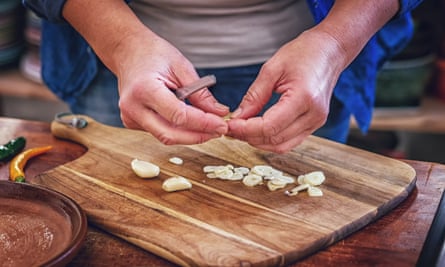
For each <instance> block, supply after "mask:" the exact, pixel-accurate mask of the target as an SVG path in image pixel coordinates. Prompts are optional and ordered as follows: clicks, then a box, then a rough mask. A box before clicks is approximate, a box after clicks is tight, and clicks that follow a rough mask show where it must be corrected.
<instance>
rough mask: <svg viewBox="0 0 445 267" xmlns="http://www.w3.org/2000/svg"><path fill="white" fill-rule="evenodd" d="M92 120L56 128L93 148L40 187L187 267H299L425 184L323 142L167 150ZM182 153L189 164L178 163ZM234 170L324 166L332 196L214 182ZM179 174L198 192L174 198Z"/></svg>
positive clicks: (295, 170)
mask: <svg viewBox="0 0 445 267" xmlns="http://www.w3.org/2000/svg"><path fill="white" fill-rule="evenodd" d="M85 118H86V119H87V120H88V121H89V123H88V126H87V127H86V128H83V129H76V128H72V127H68V126H66V125H63V124H60V123H58V122H53V123H52V133H53V134H54V135H55V136H57V137H60V138H64V139H68V140H72V141H74V142H77V143H80V144H82V145H84V146H86V147H87V148H88V151H87V152H86V153H85V154H84V155H82V156H81V157H80V158H78V159H76V160H74V161H72V162H69V163H67V164H64V165H61V166H58V167H56V168H54V169H52V170H49V171H47V172H45V173H42V174H40V175H38V176H37V177H36V179H35V180H34V182H35V183H39V184H42V185H45V186H48V187H50V188H52V189H55V190H57V191H59V192H62V193H64V194H66V195H68V196H70V197H71V198H73V199H74V200H75V201H76V202H77V203H79V204H80V206H81V207H82V208H83V209H84V210H85V211H86V213H87V215H88V219H89V221H90V223H92V224H95V225H97V226H99V227H101V228H103V229H104V230H106V231H108V232H110V233H112V234H114V235H116V236H119V237H121V238H123V239H125V240H127V241H128V242H131V243H133V244H135V245H137V246H140V247H142V248H144V249H146V250H148V251H151V252H153V253H155V254H157V255H159V256H161V257H164V258H166V259H168V260H170V261H172V262H175V263H177V264H179V265H183V266H282V265H287V264H290V263H292V262H295V261H298V260H299V259H301V258H303V257H305V256H308V255H310V254H311V253H315V252H317V251H319V250H321V249H323V248H325V247H327V246H328V245H330V244H332V243H334V242H336V241H338V240H341V239H342V238H344V237H345V236H347V235H349V234H351V233H352V232H354V231H357V230H359V229H360V228H362V227H364V226H365V225H367V224H368V223H370V222H371V221H373V220H375V219H376V218H378V217H380V216H382V215H383V214H385V213H387V212H389V211H390V210H391V209H392V208H394V207H395V206H396V205H398V204H399V203H400V202H401V201H403V200H404V199H405V198H406V197H407V196H408V194H409V193H410V192H411V191H412V190H413V188H414V187H415V181H416V178H415V177H416V174H415V171H414V169H413V168H411V167H410V166H409V165H407V164H405V163H403V162H400V161H397V160H394V159H390V158H387V157H384V156H380V155H377V154H373V153H370V152H366V151H363V150H359V149H356V148H353V147H349V146H346V145H342V144H338V143H334V142H331V141H328V140H324V139H321V138H317V137H313V136H311V137H309V138H308V139H307V140H306V141H305V142H304V143H303V144H301V145H300V146H298V147H297V148H295V149H294V150H293V151H292V152H290V153H287V154H274V153H270V152H265V151H260V150H256V149H254V148H252V147H250V146H249V145H247V144H245V143H243V142H240V141H237V140H230V139H226V138H220V139H216V140H213V141H210V142H207V143H205V144H201V145H193V146H165V145H163V144H161V143H160V142H158V141H157V140H156V139H155V138H153V137H152V136H151V135H149V134H148V133H144V132H141V131H135V130H129V129H121V128H114V127H109V126H105V125H103V124H100V123H98V122H96V121H94V120H92V119H91V118H89V117H85ZM173 156H176V157H180V158H182V159H183V160H184V164H183V165H174V164H172V163H170V162H169V161H168V159H169V158H170V157H173ZM134 158H138V159H141V160H146V161H150V162H152V163H155V164H157V165H158V166H160V168H161V174H160V175H159V176H158V177H157V178H153V179H141V178H138V177H137V176H136V175H135V174H134V172H133V171H132V169H131V166H130V162H131V161H132V160H133V159H134ZM226 164H232V165H234V166H245V167H249V168H250V167H253V166H255V165H263V164H267V165H271V166H273V167H274V168H276V169H279V170H281V171H284V172H285V173H287V174H289V175H292V176H294V177H297V176H298V175H300V174H304V173H308V172H311V171H318V170H321V171H323V172H324V174H325V176H326V181H325V183H324V184H322V185H321V186H320V188H321V189H322V190H323V193H324V195H323V196H322V197H309V196H308V195H307V194H306V193H300V194H298V195H296V196H292V197H290V196H287V195H285V194H284V190H278V191H269V190H268V189H267V187H266V186H265V185H261V186H256V187H253V188H249V187H246V186H244V185H243V184H242V183H241V182H239V181H224V180H217V179H209V178H207V177H206V175H205V174H204V173H203V171H202V168H203V166H205V165H226ZM175 175H181V176H184V177H186V178H188V179H189V180H191V181H192V183H193V187H192V188H191V189H190V190H187V191H179V192H173V193H168V192H165V191H164V190H163V189H162V188H161V185H162V182H163V181H164V180H165V179H167V178H168V177H171V176H175ZM290 188H292V187H290ZM287 189H289V187H288V188H287Z"/></svg>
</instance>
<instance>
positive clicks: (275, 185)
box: [267, 180, 286, 191]
mask: <svg viewBox="0 0 445 267" xmlns="http://www.w3.org/2000/svg"><path fill="white" fill-rule="evenodd" d="M285 186H286V183H274V180H270V181H268V182H267V188H268V189H269V190H270V191H275V190H277V189H281V188H284V187H285Z"/></svg>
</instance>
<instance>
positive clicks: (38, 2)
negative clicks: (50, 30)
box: [22, 0, 66, 22]
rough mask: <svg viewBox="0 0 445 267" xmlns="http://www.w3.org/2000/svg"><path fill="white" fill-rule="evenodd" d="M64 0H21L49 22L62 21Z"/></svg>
mask: <svg viewBox="0 0 445 267" xmlns="http://www.w3.org/2000/svg"><path fill="white" fill-rule="evenodd" d="M65 2H66V0H22V3H23V5H24V6H25V7H26V8H29V9H30V10H32V11H33V12H34V13H36V14H37V15H38V16H39V17H41V18H44V19H46V20H48V21H51V22H62V21H64V19H63V17H62V8H63V5H65Z"/></svg>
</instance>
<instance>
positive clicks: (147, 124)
mask: <svg viewBox="0 0 445 267" xmlns="http://www.w3.org/2000/svg"><path fill="white" fill-rule="evenodd" d="M142 110H143V111H142V114H141V115H142V116H141V118H143V119H142V120H139V121H138V122H136V121H135V120H134V119H130V117H126V119H125V120H124V119H123V121H124V125H125V126H126V127H128V128H132V129H140V130H144V131H147V132H150V133H151V134H152V135H153V136H154V137H155V138H157V139H158V140H159V141H161V142H162V143H163V144H166V145H175V144H183V145H191V144H199V143H203V142H206V141H208V140H210V139H212V138H217V137H219V136H220V135H219V134H209V133H203V132H196V131H191V130H188V129H184V128H177V127H174V126H172V125H171V124H170V123H169V122H168V121H166V120H165V119H164V118H162V117H161V116H160V115H159V114H157V113H155V112H154V111H152V110H148V109H142Z"/></svg>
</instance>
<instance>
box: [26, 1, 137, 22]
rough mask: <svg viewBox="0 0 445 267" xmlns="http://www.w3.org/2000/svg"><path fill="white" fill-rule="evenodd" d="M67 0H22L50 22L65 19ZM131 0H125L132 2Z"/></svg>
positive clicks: (27, 6)
mask: <svg viewBox="0 0 445 267" xmlns="http://www.w3.org/2000/svg"><path fill="white" fill-rule="evenodd" d="M66 1H67V0H22V3H23V5H24V6H25V7H26V8H29V9H30V10H32V11H33V12H34V13H36V14H37V15H38V16H39V17H41V18H43V19H45V20H47V21H50V22H63V21H65V20H64V19H63V16H62V9H63V6H64V5H65V2H66ZM130 1H131V0H125V2H127V3H128V2H130Z"/></svg>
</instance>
